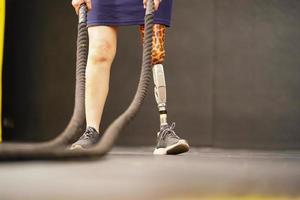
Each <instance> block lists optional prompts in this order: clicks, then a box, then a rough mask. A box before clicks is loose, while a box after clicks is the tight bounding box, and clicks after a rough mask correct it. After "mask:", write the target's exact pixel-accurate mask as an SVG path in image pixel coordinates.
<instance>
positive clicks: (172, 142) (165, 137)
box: [152, 64, 189, 155]
mask: <svg viewBox="0 0 300 200" xmlns="http://www.w3.org/2000/svg"><path fill="white" fill-rule="evenodd" d="M152 72H153V80H154V85H155V86H154V94H155V99H156V102H157V105H158V110H159V114H160V131H159V132H158V133H157V146H156V148H155V150H154V152H153V153H154V154H156V155H166V154H181V153H184V152H187V151H188V150H189V145H188V143H187V141H186V140H183V139H181V138H180V137H178V136H177V135H176V133H175V131H174V128H175V123H172V125H171V126H169V125H168V122H167V108H166V103H167V94H166V93H167V92H166V81H165V74H164V68H163V65H162V64H156V65H154V66H153V69H152Z"/></svg>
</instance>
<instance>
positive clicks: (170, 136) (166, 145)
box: [153, 123, 189, 155]
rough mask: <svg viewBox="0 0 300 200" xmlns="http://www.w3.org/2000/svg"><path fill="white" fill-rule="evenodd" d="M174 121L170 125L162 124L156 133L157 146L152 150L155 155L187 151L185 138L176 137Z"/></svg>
mask: <svg viewBox="0 0 300 200" xmlns="http://www.w3.org/2000/svg"><path fill="white" fill-rule="evenodd" d="M174 128H175V123H172V125H171V126H169V125H166V126H163V127H162V128H161V129H160V131H159V132H158V133H157V146H156V148H155V150H154V152H153V154H155V155H166V154H171V155H176V154H181V153H184V152H187V151H189V144H188V143H187V141H186V140H183V139H181V138H180V137H178V136H177V135H176V133H175V131H174Z"/></svg>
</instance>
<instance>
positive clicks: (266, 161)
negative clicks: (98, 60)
mask: <svg viewBox="0 0 300 200" xmlns="http://www.w3.org/2000/svg"><path fill="white" fill-rule="evenodd" d="M211 195H213V196H216V195H217V196H239V197H241V196H257V195H258V196H266V197H267V196H268V197H270V196H271V197H289V198H296V197H300V151H299V152H297V151H294V152H292V151H287V152H283V151H278V152H275V151H272V152H270V151H269V152H262V151H246V150H221V149H192V151H191V152H190V153H187V154H184V155H180V156H153V155H152V149H151V148H115V149H114V150H113V151H112V152H111V153H110V154H109V155H108V156H107V157H105V158H103V159H100V160H98V161H89V162H82V161H72V162H49V161H41V162H14V163H0V199H1V200H15V199H22V200H24V199H28V200H41V199H42V200H50V199H51V200H56V199H72V200H94V199H95V200H96V199H97V200H99V199H107V200H111V199H112V200H113V199H122V200H124V199H130V200H132V199H201V198H200V197H203V196H211Z"/></svg>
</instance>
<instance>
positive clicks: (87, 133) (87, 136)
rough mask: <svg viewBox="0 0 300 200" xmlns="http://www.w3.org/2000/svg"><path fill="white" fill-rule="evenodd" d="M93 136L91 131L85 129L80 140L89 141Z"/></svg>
mask: <svg viewBox="0 0 300 200" xmlns="http://www.w3.org/2000/svg"><path fill="white" fill-rule="evenodd" d="M92 135H93V130H91V129H89V128H88V129H87V130H86V131H85V132H84V134H83V135H82V136H81V137H80V139H85V140H86V139H89V138H90V137H91V136H92Z"/></svg>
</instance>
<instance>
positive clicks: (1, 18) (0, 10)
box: [0, 0, 5, 143]
mask: <svg viewBox="0 0 300 200" xmlns="http://www.w3.org/2000/svg"><path fill="white" fill-rule="evenodd" d="M4 27H5V0H0V120H1V121H0V143H1V142H2V63H3V48H4Z"/></svg>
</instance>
